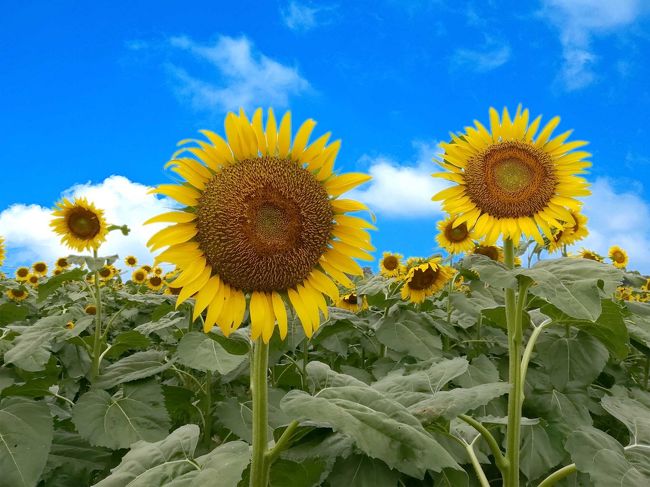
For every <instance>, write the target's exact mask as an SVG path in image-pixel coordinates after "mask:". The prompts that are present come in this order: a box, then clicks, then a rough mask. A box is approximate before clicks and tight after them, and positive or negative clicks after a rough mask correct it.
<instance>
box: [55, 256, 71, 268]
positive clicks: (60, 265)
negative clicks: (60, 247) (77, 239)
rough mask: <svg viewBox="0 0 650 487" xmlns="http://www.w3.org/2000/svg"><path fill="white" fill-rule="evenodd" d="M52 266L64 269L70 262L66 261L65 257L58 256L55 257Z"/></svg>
mask: <svg viewBox="0 0 650 487" xmlns="http://www.w3.org/2000/svg"><path fill="white" fill-rule="evenodd" d="M54 266H55V267H58V268H59V269H62V270H65V269H67V268H69V267H70V262H68V258H67V257H59V258H58V259H56V262H55V263H54Z"/></svg>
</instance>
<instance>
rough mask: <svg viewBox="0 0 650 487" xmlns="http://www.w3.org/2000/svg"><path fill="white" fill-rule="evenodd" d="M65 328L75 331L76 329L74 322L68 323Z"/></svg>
mask: <svg viewBox="0 0 650 487" xmlns="http://www.w3.org/2000/svg"><path fill="white" fill-rule="evenodd" d="M65 327H66V328H67V329H68V330H73V329H74V321H68V322H67V323H66V325H65Z"/></svg>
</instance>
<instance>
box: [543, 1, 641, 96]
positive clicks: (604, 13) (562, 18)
mask: <svg viewBox="0 0 650 487" xmlns="http://www.w3.org/2000/svg"><path fill="white" fill-rule="evenodd" d="M542 14H543V16H545V17H546V18H548V19H549V20H550V21H551V22H552V23H553V24H554V25H555V26H556V27H557V28H558V30H559V31H560V41H561V43H562V57H563V66H562V72H561V73H560V77H561V80H562V82H563V83H564V86H565V87H566V89H567V90H570V91H571V90H577V89H580V88H584V87H585V86H587V85H589V84H591V83H592V82H593V81H594V80H595V79H596V72H595V67H596V63H597V61H598V57H597V56H596V54H594V53H593V52H592V47H591V40H592V38H593V37H594V36H597V35H604V34H608V33H611V32H614V31H616V30H618V29H622V28H624V27H626V26H629V25H630V24H632V23H633V22H634V21H635V20H636V19H637V18H638V17H639V16H640V15H641V14H642V5H641V1H640V0H616V1H604V0H544V8H543V10H542Z"/></svg>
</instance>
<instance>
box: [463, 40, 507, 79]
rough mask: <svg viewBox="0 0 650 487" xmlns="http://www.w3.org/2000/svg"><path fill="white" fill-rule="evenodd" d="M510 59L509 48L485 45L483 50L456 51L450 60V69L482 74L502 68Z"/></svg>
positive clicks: (490, 43) (504, 45)
mask: <svg viewBox="0 0 650 487" xmlns="http://www.w3.org/2000/svg"><path fill="white" fill-rule="evenodd" d="M509 59H510V46H509V45H507V44H502V45H496V44H494V43H493V42H489V43H487V47H486V48H485V49H481V50H478V49H462V48H460V49H456V50H455V51H454V54H453V55H452V58H451V63H452V67H464V68H467V69H470V70H472V71H476V72H479V73H484V72H487V71H492V70H493V69H496V68H498V67H499V66H503V65H504V64H505V63H507V62H508V60H509Z"/></svg>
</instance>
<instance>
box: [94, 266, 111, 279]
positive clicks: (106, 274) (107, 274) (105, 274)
mask: <svg viewBox="0 0 650 487" xmlns="http://www.w3.org/2000/svg"><path fill="white" fill-rule="evenodd" d="M114 271H115V268H114V267H113V266H111V265H104V266H102V268H101V269H99V271H97V273H98V274H99V278H100V279H102V280H104V281H108V280H109V279H111V278H112V277H113V276H114V275H115V272H114Z"/></svg>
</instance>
